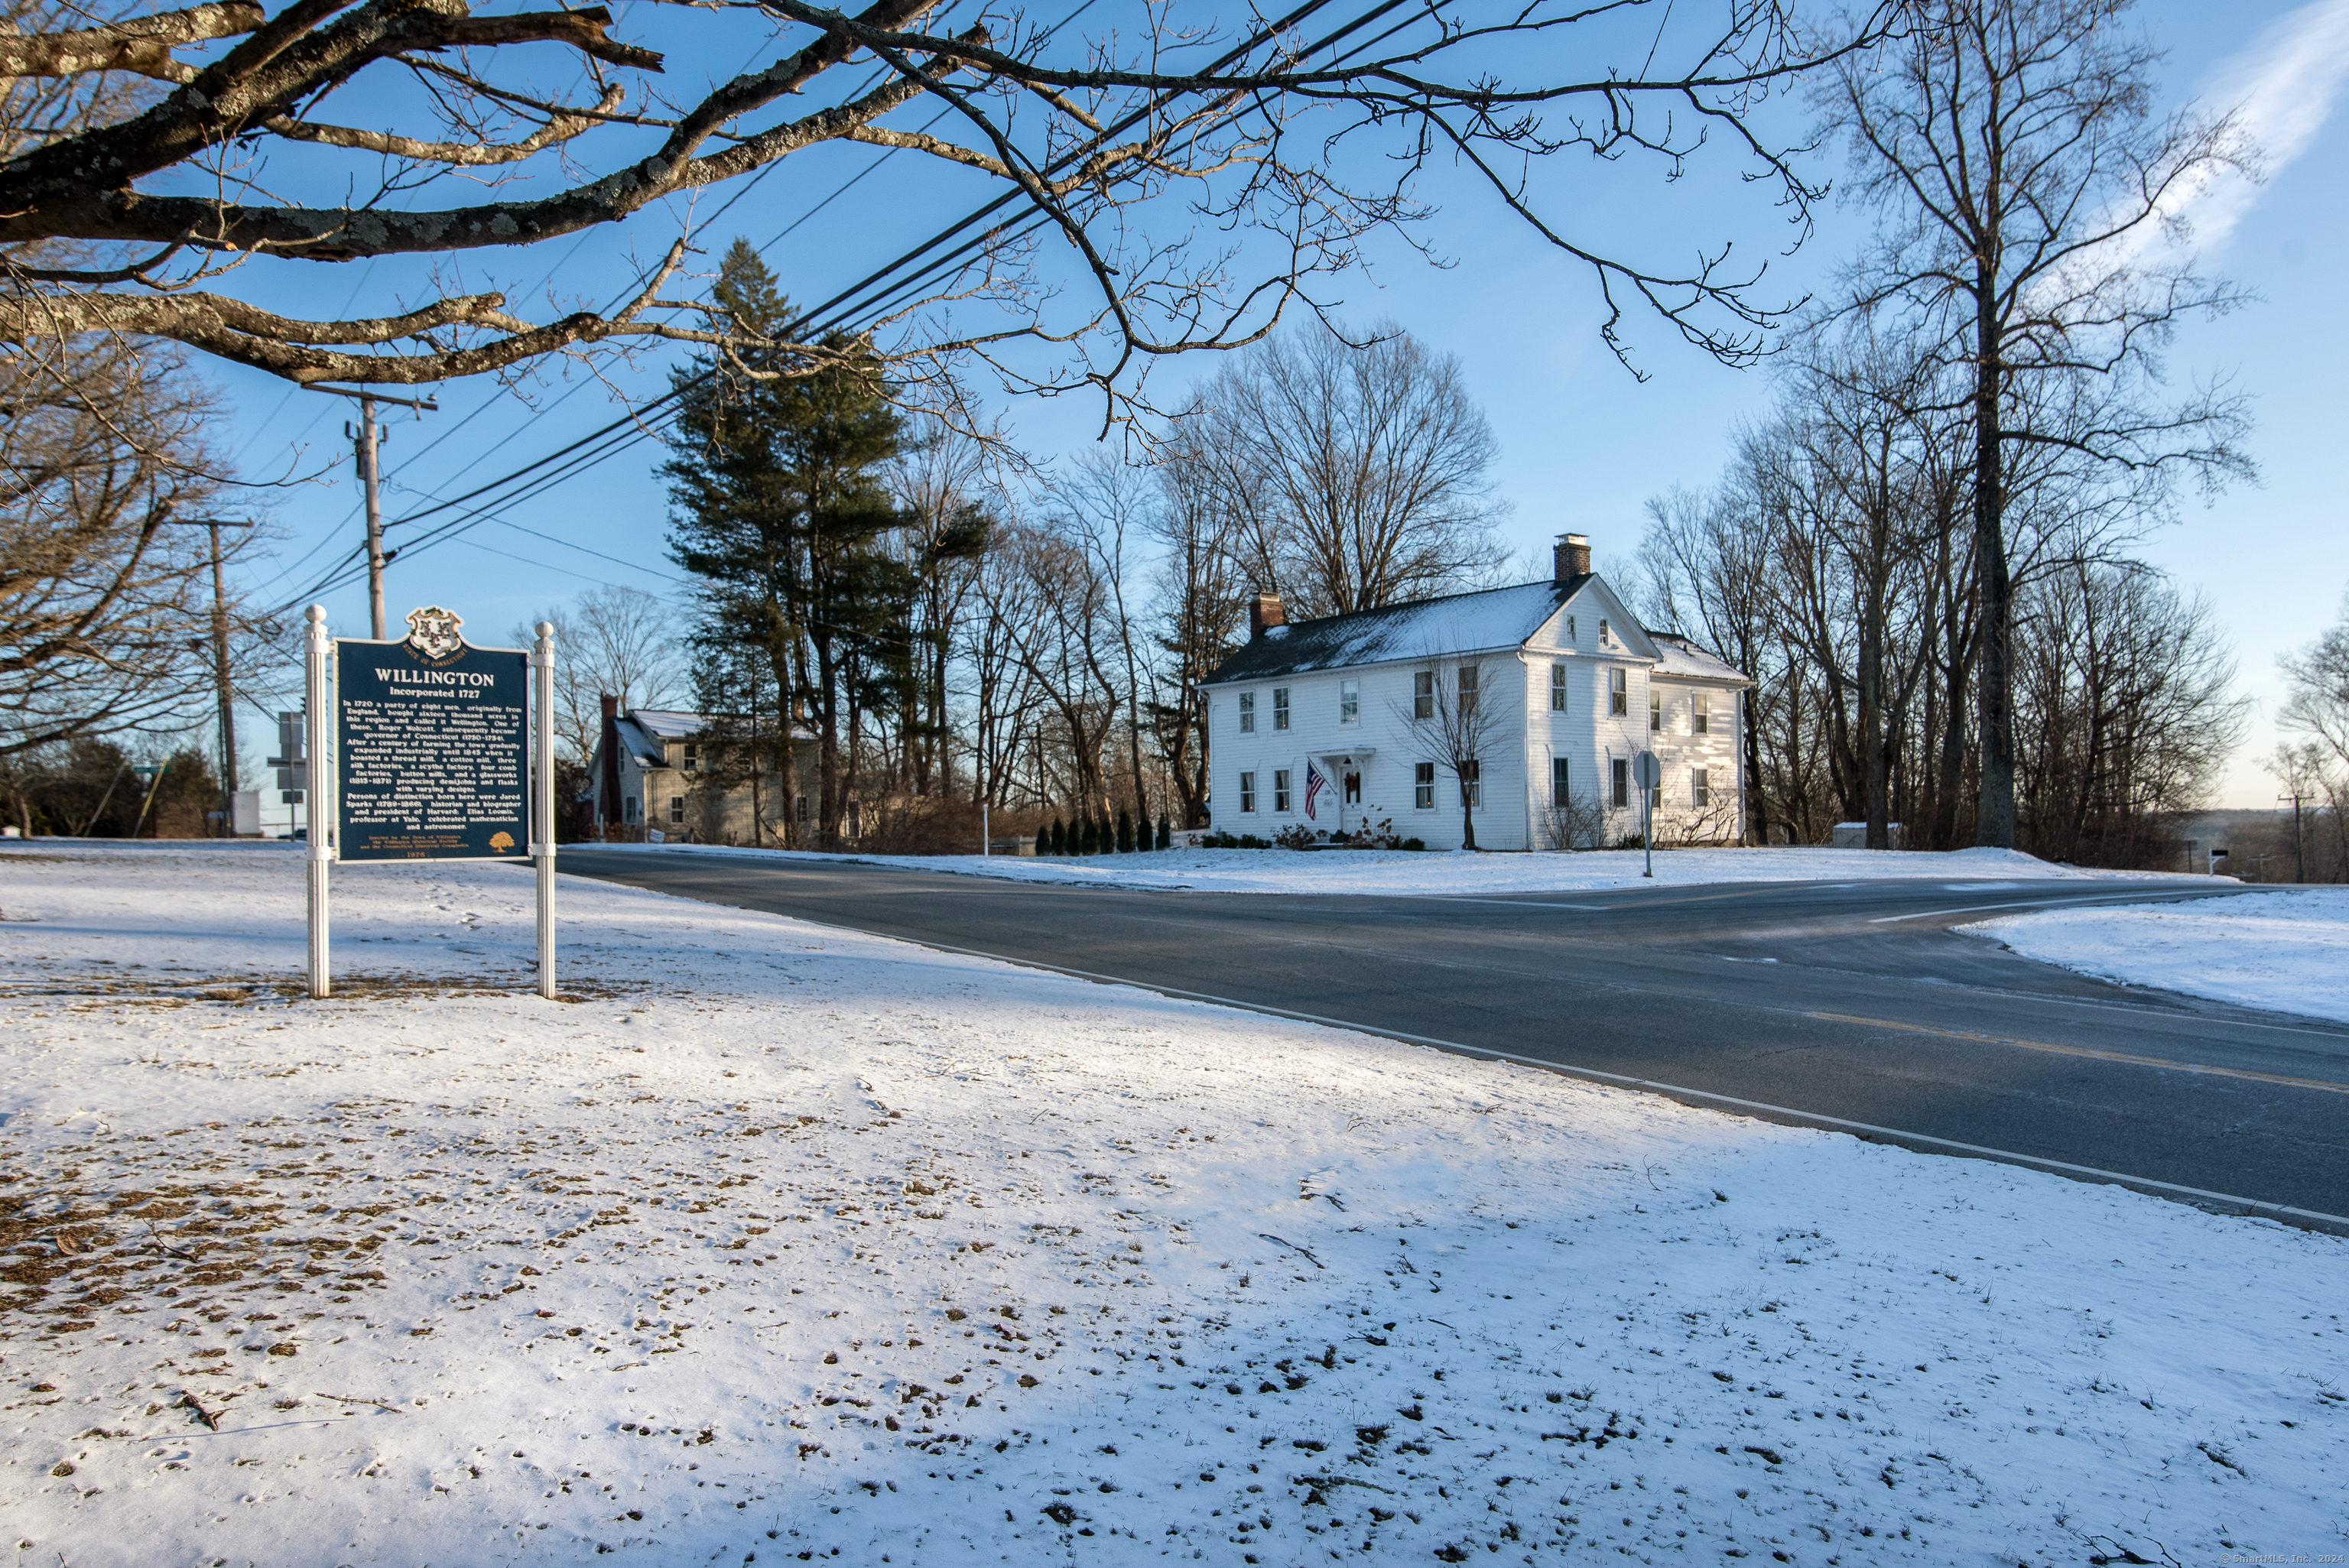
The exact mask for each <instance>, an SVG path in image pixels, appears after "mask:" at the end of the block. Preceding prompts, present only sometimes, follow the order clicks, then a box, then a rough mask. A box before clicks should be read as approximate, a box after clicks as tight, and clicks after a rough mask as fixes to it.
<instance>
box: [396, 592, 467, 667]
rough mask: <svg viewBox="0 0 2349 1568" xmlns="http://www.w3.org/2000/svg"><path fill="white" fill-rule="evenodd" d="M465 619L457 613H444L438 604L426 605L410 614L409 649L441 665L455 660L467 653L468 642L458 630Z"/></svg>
mask: <svg viewBox="0 0 2349 1568" xmlns="http://www.w3.org/2000/svg"><path fill="white" fill-rule="evenodd" d="M463 624H465V617H463V616H462V615H460V614H457V612H456V611H454V610H444V609H442V608H441V607H440V605H438V604H427V605H425V606H424V607H423V608H422V609H420V610H410V611H409V613H408V645H409V647H410V648H412V649H414V650H415V652H416V656H417V657H418V658H420V659H424V660H427V661H429V662H431V663H434V664H438V663H440V661H441V660H443V659H450V658H454V657H455V656H456V655H459V654H461V653H463V652H464V651H465V639H464V638H463V637H462V636H460V635H459V634H458V628H459V627H460V626H462V625H463Z"/></svg>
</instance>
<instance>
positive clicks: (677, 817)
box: [668, 795, 685, 822]
mask: <svg viewBox="0 0 2349 1568" xmlns="http://www.w3.org/2000/svg"><path fill="white" fill-rule="evenodd" d="M668 820H670V821H672V822H682V821H684V820H685V797H684V796H682V795H672V796H670V797H669V798H668Z"/></svg>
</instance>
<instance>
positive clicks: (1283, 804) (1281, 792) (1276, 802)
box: [1272, 768, 1288, 811]
mask: <svg viewBox="0 0 2349 1568" xmlns="http://www.w3.org/2000/svg"><path fill="white" fill-rule="evenodd" d="M1272 809H1273V810H1275V811H1286V810H1288V769H1286V768H1276V769H1273V770H1272Z"/></svg>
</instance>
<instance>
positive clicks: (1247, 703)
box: [1240, 691, 1256, 735]
mask: <svg viewBox="0 0 2349 1568" xmlns="http://www.w3.org/2000/svg"><path fill="white" fill-rule="evenodd" d="M1240 733H1241V734H1242V735H1254V734H1255V733H1256V693H1254V692H1252V691H1244V692H1242V693H1240Z"/></svg>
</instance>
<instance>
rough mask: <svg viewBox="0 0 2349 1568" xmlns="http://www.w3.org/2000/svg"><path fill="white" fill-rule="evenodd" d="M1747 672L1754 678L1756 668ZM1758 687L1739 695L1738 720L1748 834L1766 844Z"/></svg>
mask: <svg viewBox="0 0 2349 1568" xmlns="http://www.w3.org/2000/svg"><path fill="white" fill-rule="evenodd" d="M1759 662H1760V661H1758V660H1752V659H1749V660H1748V661H1747V663H1748V664H1758V663H1759ZM1745 674H1746V676H1747V677H1748V678H1751V677H1752V676H1753V675H1754V671H1753V670H1751V669H1748V670H1747V671H1746V672H1745ZM1758 689H1760V688H1759V687H1755V686H1749V687H1747V688H1746V689H1745V690H1744V691H1742V692H1739V693H1738V694H1737V705H1738V723H1739V724H1740V726H1741V727H1742V729H1741V734H1742V738H1743V739H1744V742H1745V814H1746V824H1747V825H1746V833H1747V836H1748V837H1749V838H1750V839H1751V840H1752V841H1754V843H1757V844H1766V843H1768V842H1769V841H1770V794H1769V791H1768V790H1766V789H1763V788H1762V736H1761V732H1760V730H1759V728H1758V727H1756V726H1755V724H1754V693H1755V691H1757V690H1758Z"/></svg>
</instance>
